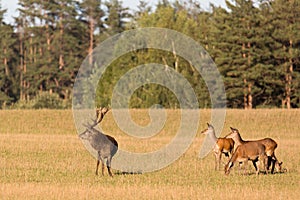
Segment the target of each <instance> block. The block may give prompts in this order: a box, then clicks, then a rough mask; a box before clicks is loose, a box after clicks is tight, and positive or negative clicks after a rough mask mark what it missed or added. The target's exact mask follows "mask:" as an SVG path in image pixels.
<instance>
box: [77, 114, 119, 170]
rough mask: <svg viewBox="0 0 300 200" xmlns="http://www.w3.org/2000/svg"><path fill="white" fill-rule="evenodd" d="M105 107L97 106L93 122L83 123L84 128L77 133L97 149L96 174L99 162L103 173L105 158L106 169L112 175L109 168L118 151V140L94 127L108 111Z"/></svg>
mask: <svg viewBox="0 0 300 200" xmlns="http://www.w3.org/2000/svg"><path fill="white" fill-rule="evenodd" d="M108 110H109V109H107V108H99V109H97V110H96V115H97V119H96V120H93V124H89V123H88V124H84V126H85V127H86V130H85V131H84V132H83V133H81V134H80V135H79V137H80V138H81V139H83V140H87V141H88V142H89V143H90V145H91V146H92V147H93V148H94V149H95V150H96V151H97V156H98V157H97V166H96V175H98V167H99V164H100V162H101V163H102V175H103V174H104V162H105V160H106V166H107V170H108V173H109V175H110V176H113V174H112V172H111V170H110V168H111V160H112V157H113V156H114V155H115V154H116V153H117V151H118V142H117V141H116V140H115V138H113V137H111V136H109V135H105V134H103V133H101V132H100V131H98V130H97V129H95V127H96V125H97V124H99V123H100V122H101V121H102V119H103V117H104V115H105V114H106V113H107V112H108Z"/></svg>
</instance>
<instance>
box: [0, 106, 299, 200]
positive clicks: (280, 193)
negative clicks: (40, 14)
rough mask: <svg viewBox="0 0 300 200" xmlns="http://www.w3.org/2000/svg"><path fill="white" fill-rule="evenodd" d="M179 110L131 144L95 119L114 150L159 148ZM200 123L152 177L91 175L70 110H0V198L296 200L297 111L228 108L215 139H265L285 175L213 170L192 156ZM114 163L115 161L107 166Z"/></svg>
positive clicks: (208, 160)
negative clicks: (235, 135)
mask: <svg viewBox="0 0 300 200" xmlns="http://www.w3.org/2000/svg"><path fill="white" fill-rule="evenodd" d="M179 113H180V111H178V110H168V111H167V117H168V119H167V121H166V124H165V127H164V129H163V130H162V131H161V133H159V134H157V135H156V136H154V137H152V138H150V139H137V138H132V137H130V136H128V135H126V134H124V133H123V132H122V131H121V130H119V129H118V127H117V125H116V124H115V122H114V121H113V117H112V114H111V112H109V113H108V114H107V115H106V116H105V118H104V120H103V121H102V128H103V130H104V131H105V133H106V134H109V135H111V136H113V137H115V138H116V139H117V141H118V143H119V148H122V149H126V150H129V151H133V152H147V151H153V150H155V149H159V148H161V147H162V146H164V145H165V144H167V143H168V142H170V141H171V139H172V138H173V136H174V134H175V133H176V130H177V129H178V126H179V123H180V118H179V117H178V116H179ZM200 113H201V121H200V122H199V124H200V125H199V130H198V134H197V135H196V137H195V139H194V142H193V143H192V145H191V146H190V148H189V149H188V151H187V152H186V153H185V154H184V155H183V156H181V157H180V158H179V159H178V160H177V161H176V162H174V163H173V164H171V165H169V166H168V167H166V168H164V169H162V170H159V171H156V172H151V173H144V174H122V173H120V172H118V171H116V170H113V172H114V173H115V175H114V177H113V178H111V177H109V176H108V174H107V170H106V171H105V176H101V175H99V176H95V167H96V160H95V159H94V158H93V157H92V156H91V155H90V154H89V152H88V151H87V150H86V149H85V147H84V146H83V144H82V142H81V141H80V140H79V139H78V137H77V133H76V130H75V126H74V121H73V115H72V111H71V110H38V111H32V110H25V111H24V110H7V111H0V117H1V118H0V119H1V120H0V153H1V156H0V199H250V198H251V199H299V196H300V190H299V189H300V187H299V185H300V174H299V172H300V166H299V165H300V156H299V153H300V151H299V145H300V110H281V109H274V110H273V109H272V110H267V109H266V110H248V111H246V110H227V115H226V122H225V126H224V129H223V132H222V136H224V135H225V134H227V133H229V131H230V129H229V127H230V126H233V127H236V128H238V129H239V130H240V133H241V135H242V137H243V138H244V139H256V138H257V139H259V138H263V137H271V138H273V139H274V140H276V142H277V143H278V148H277V150H276V155H277V158H278V159H279V160H280V161H283V167H284V168H286V169H287V170H288V172H286V173H275V174H268V175H265V174H261V175H259V176H255V174H254V168H253V166H252V165H250V163H249V166H248V167H249V169H250V170H251V172H253V173H250V174H247V175H245V174H244V175H241V174H239V173H238V168H237V167H236V166H235V167H234V168H233V169H232V170H231V173H230V175H229V176H225V175H224V172H223V171H215V170H214V156H213V154H212V153H210V154H209V155H208V156H207V157H205V158H204V159H200V158H199V151H200V148H201V145H202V142H203V140H204V135H201V134H200V132H201V130H203V129H205V128H206V122H209V121H210V113H211V112H210V110H201V112H200ZM131 114H132V118H133V119H134V120H135V121H136V123H138V124H141V125H146V124H147V123H148V122H149V118H148V114H147V111H146V110H131ZM112 162H114V161H112Z"/></svg>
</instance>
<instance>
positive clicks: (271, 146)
mask: <svg viewBox="0 0 300 200" xmlns="http://www.w3.org/2000/svg"><path fill="white" fill-rule="evenodd" d="M230 129H231V133H230V134H229V135H227V136H226V137H227V138H232V139H233V140H234V142H235V144H236V145H237V146H238V145H241V144H245V143H247V142H250V141H245V140H243V139H242V137H241V135H240V133H239V131H238V130H237V129H236V128H232V127H230ZM254 142H258V143H260V144H262V145H264V146H265V151H266V154H267V156H268V163H267V170H269V168H270V166H271V165H272V168H271V173H274V168H275V167H276V169H277V171H279V172H281V165H282V162H281V163H279V162H278V160H277V158H276V156H275V149H276V148H277V143H276V142H275V141H274V140H273V139H271V138H264V139H261V140H254ZM253 165H254V167H255V168H256V165H255V162H253Z"/></svg>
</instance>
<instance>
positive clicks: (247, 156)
mask: <svg viewBox="0 0 300 200" xmlns="http://www.w3.org/2000/svg"><path fill="white" fill-rule="evenodd" d="M248 160H251V161H252V162H253V163H255V162H256V161H259V162H260V165H263V169H264V170H265V171H266V173H268V171H267V168H266V165H267V162H268V157H267V154H266V152H265V146H264V145H263V144H261V143H259V142H254V141H251V142H247V143H244V144H241V145H239V146H237V148H236V150H235V151H234V153H233V154H232V156H231V158H230V160H229V161H228V163H227V164H226V165H225V174H226V175H228V174H229V173H230V169H231V168H232V167H233V165H234V163H236V162H239V163H241V162H243V163H247V162H248ZM260 165H258V167H256V175H258V174H259V171H260Z"/></svg>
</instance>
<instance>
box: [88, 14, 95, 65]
mask: <svg viewBox="0 0 300 200" xmlns="http://www.w3.org/2000/svg"><path fill="white" fill-rule="evenodd" d="M89 22H90V46H89V50H88V54H89V64H90V65H92V64H93V55H92V53H93V49H94V30H95V27H94V19H93V18H92V17H91V16H90V19H89Z"/></svg>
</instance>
